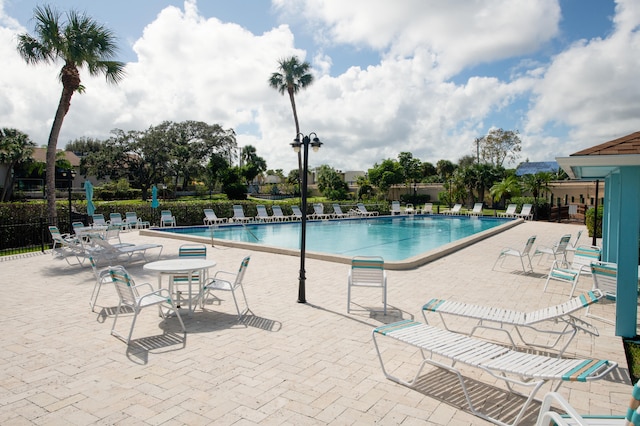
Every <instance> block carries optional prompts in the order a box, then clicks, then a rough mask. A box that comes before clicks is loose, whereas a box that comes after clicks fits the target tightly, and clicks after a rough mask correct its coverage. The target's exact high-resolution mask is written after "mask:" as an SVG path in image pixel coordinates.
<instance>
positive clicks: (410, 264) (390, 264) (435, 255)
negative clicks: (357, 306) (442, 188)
mask: <svg viewBox="0 0 640 426" xmlns="http://www.w3.org/2000/svg"><path fill="white" fill-rule="evenodd" d="M337 220H339V219H337ZM521 223H524V219H522V218H517V219H513V220H511V221H508V222H506V223H504V224H502V225H498V226H495V227H493V228H491V229H487V230H485V231H482V232H478V233H477V234H473V235H471V236H468V237H465V238H461V239H459V240H456V241H453V242H451V243H448V244H445V245H443V246H441V247H439V248H437V249H434V250H430V251H426V252H424V253H421V254H419V255H416V256H413V257H410V258H408V259H405V260H401V261H385V262H384V266H385V269H389V270H396V271H402V270H408V269H415V268H417V267H419V266H422V265H425V264H427V263H429V262H433V261H434V260H437V259H440V258H441V257H444V256H447V255H449V254H451V253H453V252H456V251H458V250H462V249H463V248H465V247H468V246H470V245H472V244H475V243H477V242H478V241H482V240H484V239H486V238H489V237H492V236H494V235H496V234H499V233H501V232H503V231H506V230H507V229H510V228H513V227H514V226H517V225H519V224H521ZM197 226H201V225H197ZM176 228H179V227H176ZM140 235H146V236H150V237H161V238H170V239H175V240H183V241H190V242H197V243H203V244H211V245H212V246H215V245H216V244H217V245H220V246H224V247H234V248H241V249H247V250H254V251H262V252H267V253H274V254H283V255H287V256H295V257H299V256H300V250H299V249H297V250H293V249H286V248H282V247H275V246H270V245H267V244H256V243H249V242H242V241H230V240H220V239H217V238H208V237H199V236H194V235H187V234H172V233H169V232H166V231H161V230H155V229H153V228H150V229H141V230H140ZM305 257H306V258H309V259H318V260H325V261H327V262H334V263H344V264H351V256H341V255H337V254H330V253H319V252H314V251H308V250H307V251H305Z"/></svg>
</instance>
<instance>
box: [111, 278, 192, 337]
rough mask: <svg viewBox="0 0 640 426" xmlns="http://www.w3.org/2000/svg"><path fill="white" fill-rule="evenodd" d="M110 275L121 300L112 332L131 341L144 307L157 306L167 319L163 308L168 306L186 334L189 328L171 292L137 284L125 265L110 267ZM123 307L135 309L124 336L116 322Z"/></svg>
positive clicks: (147, 284)
mask: <svg viewBox="0 0 640 426" xmlns="http://www.w3.org/2000/svg"><path fill="white" fill-rule="evenodd" d="M109 275H110V276H111V280H112V281H113V284H114V285H115V287H116V292H117V293H118V297H119V299H120V301H119V302H118V308H117V309H116V315H115V318H114V319H113V326H112V327H111V334H112V335H114V336H116V337H119V338H121V339H124V340H125V342H126V343H127V344H129V342H130V341H131V336H132V335H133V328H134V327H135V325H136V320H137V319H138V315H139V314H140V312H141V311H142V309H144V308H148V307H151V306H157V307H158V311H159V313H160V316H161V317H162V318H163V319H164V320H165V321H166V319H167V317H166V315H165V312H163V309H162V308H167V309H168V310H169V312H173V313H175V315H176V318H178V321H179V322H180V326H181V327H182V332H183V333H185V334H186V332H187V330H186V328H185V326H184V323H183V322H182V318H181V317H180V312H179V310H178V309H176V306H175V304H174V301H173V299H172V298H171V294H170V293H169V290H167V289H164V288H163V289H159V290H155V289H154V288H153V286H152V285H151V284H149V283H144V284H139V285H136V284H135V282H134V280H133V278H132V277H131V276H130V275H129V273H128V272H127V271H126V269H124V268H123V267H109ZM123 307H128V308H130V309H131V310H133V320H132V321H131V329H130V330H129V335H128V336H127V337H126V339H125V338H124V336H123V335H122V334H120V333H119V332H117V331H116V323H117V322H118V316H119V315H120V312H121V311H122V308H123Z"/></svg>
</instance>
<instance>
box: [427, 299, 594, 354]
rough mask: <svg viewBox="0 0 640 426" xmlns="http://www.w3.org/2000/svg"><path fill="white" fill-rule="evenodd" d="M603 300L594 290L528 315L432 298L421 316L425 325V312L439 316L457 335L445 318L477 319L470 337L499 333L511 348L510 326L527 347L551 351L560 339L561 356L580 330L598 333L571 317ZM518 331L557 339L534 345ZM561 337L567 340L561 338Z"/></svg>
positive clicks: (513, 343)
mask: <svg viewBox="0 0 640 426" xmlns="http://www.w3.org/2000/svg"><path fill="white" fill-rule="evenodd" d="M602 297H603V293H602V292H601V291H600V290H593V291H589V292H587V293H585V294H582V295H580V296H578V297H574V298H573V299H571V300H569V301H567V302H564V303H562V304H559V305H555V306H548V307H546V308H542V309H538V310H536V311H530V312H522V311H514V310H511V309H501V308H496V307H490V306H479V305H472V304H469V303H463V302H454V301H450V300H443V299H431V300H430V301H429V302H427V303H425V305H424V306H423V307H422V316H423V317H424V320H425V322H426V323H428V321H427V313H429V312H435V313H437V314H439V316H440V319H441V321H442V325H443V327H444V328H445V329H447V330H449V331H456V332H460V331H459V330H452V329H451V328H449V326H447V323H446V321H445V315H454V316H461V317H465V318H473V319H476V320H478V323H477V324H476V325H475V326H474V327H473V328H472V329H471V331H470V332H469V333H468V334H469V335H473V333H475V331H476V330H477V329H478V328H484V329H489V330H496V331H500V332H503V333H505V334H506V335H507V336H508V337H509V340H510V341H511V344H512V345H513V347H514V348H515V347H516V344H515V341H514V339H513V337H512V333H511V331H510V330H511V329H510V327H509V326H511V327H512V328H513V330H514V331H515V332H516V334H517V335H518V337H519V338H520V341H521V342H522V343H524V344H525V345H527V346H533V347H538V348H544V349H553V348H555V347H556V346H557V345H558V344H559V343H560V342H561V341H562V340H564V342H565V343H564V346H562V347H561V348H560V349H559V355H558V356H562V354H563V353H564V351H565V350H566V348H567V346H569V344H570V343H571V341H572V340H573V338H574V337H575V336H576V334H577V333H578V331H583V332H585V333H588V334H591V335H593V336H598V335H599V334H598V330H597V329H596V328H595V327H594V326H592V325H591V324H589V323H587V322H585V321H583V320H581V319H579V318H577V317H576V316H574V315H572V314H573V313H575V312H576V311H579V310H581V309H583V308H587V309H588V308H589V306H591V304H593V303H596V302H598V301H599V300H600V299H602ZM505 326H506V327H505ZM521 328H525V329H531V330H533V331H535V332H537V333H546V334H550V335H552V336H556V339H555V341H553V342H552V343H551V344H540V343H535V342H534V341H529V340H527V339H525V337H524V336H523V335H522V332H521ZM563 337H566V338H565V339H563Z"/></svg>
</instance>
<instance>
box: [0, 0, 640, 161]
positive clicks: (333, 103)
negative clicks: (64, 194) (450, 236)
mask: <svg viewBox="0 0 640 426" xmlns="http://www.w3.org/2000/svg"><path fill="white" fill-rule="evenodd" d="M51 3H52V4H55V6H56V7H57V8H58V10H60V11H61V12H66V11H68V10H71V9H75V10H78V11H81V12H86V13H87V14H88V15H89V16H91V17H92V18H94V19H95V20H96V21H98V22H100V23H102V24H104V25H105V26H106V27H108V28H110V29H111V30H112V31H113V32H114V33H115V35H116V36H117V37H118V45H119V52H118V54H117V56H116V59H117V60H120V61H122V62H125V63H126V68H125V70H126V77H125V78H124V80H122V81H121V82H120V83H119V84H118V85H110V84H107V83H106V81H105V79H104V77H91V76H89V74H88V71H87V70H86V69H85V70H82V69H81V71H80V73H81V74H80V75H81V78H82V84H83V85H84V86H85V88H86V91H85V92H84V93H82V94H78V93H76V94H74V96H73V99H72V101H71V109H70V110H69V113H68V114H67V116H66V117H65V120H64V124H63V126H62V131H61V134H60V138H59V140H58V147H59V148H64V146H65V145H66V144H67V143H68V142H69V141H72V140H74V139H76V138H80V137H89V138H96V139H106V138H108V137H109V136H110V132H111V131H112V130H113V129H121V130H125V131H129V130H145V129H148V128H149V127H150V126H155V125H158V124H160V123H161V122H163V121H174V122H180V121H185V120H197V121H204V122H206V123H209V124H219V125H221V126H222V127H223V128H225V129H234V130H235V132H236V134H237V142H238V145H239V146H246V145H252V146H254V147H255V148H256V152H257V154H258V155H259V156H261V157H262V158H264V159H265V160H266V162H267V166H268V168H269V169H273V170H276V169H282V170H283V171H284V173H285V174H287V173H288V172H289V171H290V170H292V169H295V168H296V167H297V156H296V154H295V153H294V152H293V150H292V149H291V147H290V143H291V142H292V140H293V139H294V137H295V125H294V121H293V114H292V110H291V104H290V102H289V99H288V96H286V95H285V96H283V95H281V94H280V93H279V92H278V91H276V90H274V89H272V88H271V87H269V84H268V79H269V77H270V76H271V74H272V73H273V72H275V71H277V70H278V60H279V59H281V58H284V57H289V56H293V55H295V56H297V57H298V58H300V60H303V61H307V62H309V63H310V64H311V67H312V73H313V74H314V78H315V80H314V83H313V84H312V85H311V86H309V87H308V88H306V89H305V90H302V91H300V92H299V93H298V94H297V95H296V106H297V110H298V118H299V122H300V130H301V132H302V133H303V134H305V135H308V134H311V133H312V132H313V133H315V134H316V135H317V136H318V137H319V138H320V140H321V141H322V142H323V146H322V148H321V149H320V151H318V152H311V153H310V154H309V166H310V167H315V166H320V165H323V164H327V165H329V166H331V167H333V168H335V169H337V170H342V171H353V170H363V171H366V170H367V169H369V168H371V167H373V166H374V164H376V163H380V162H382V161H383V160H385V159H389V158H391V159H397V158H398V154H399V153H400V152H411V153H412V154H413V156H414V157H415V158H418V159H420V160H421V161H423V162H431V163H433V164H435V163H436V162H437V161H438V160H440V159H446V160H450V161H452V162H457V161H458V160H459V159H460V158H461V157H462V156H465V155H474V154H475V142H474V141H475V139H476V138H479V137H483V136H485V135H486V134H488V132H489V131H490V130H491V129H493V128H503V129H505V130H514V131H518V132H519V136H520V138H521V140H522V152H521V155H520V158H519V160H518V161H526V160H529V161H549V160H554V159H555V158H556V157H559V156H560V157H563V156H568V155H570V154H572V153H574V152H577V151H579V150H582V149H585V148H588V147H591V146H593V145H596V144H600V143H603V142H606V141H609V140H612V139H615V138H617V137H620V136H624V135H627V134H629V133H633V132H636V131H640V78H639V77H640V2H638V1H637V0H619V1H607V0H535V1H532V0H394V1H391V0H349V1H344V0H324V1H323V0H271V1H268V0H243V1H237V0H235V1H234V0H200V1H197V0H186V1H178V0H128V1H122V0H110V1H109V2H104V1H95V0H56V1H55V2H51ZM39 4H42V2H40V1H35V0H0V57H1V58H2V65H0V126H1V127H10V128H16V129H18V130H21V131H23V132H25V133H27V134H28V135H29V136H30V137H31V139H32V140H33V141H34V142H35V143H36V144H37V145H38V146H44V145H46V143H47V139H48V135H49V132H50V128H51V123H52V121H53V117H54V114H55V111H56V108H57V104H58V101H59V97H60V92H61V88H62V87H61V84H60V82H59V80H58V73H59V71H60V68H61V66H62V64H60V63H58V64H52V65H27V64H26V63H25V61H24V60H23V59H22V58H21V57H20V56H19V54H18V52H17V50H16V43H17V35H18V34H21V33H32V32H33V20H32V17H33V9H34V8H35V6H37V5H39ZM516 165H517V163H511V164H507V166H509V167H515V166H516Z"/></svg>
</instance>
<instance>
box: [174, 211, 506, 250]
mask: <svg viewBox="0 0 640 426" xmlns="http://www.w3.org/2000/svg"><path fill="white" fill-rule="evenodd" d="M510 220H511V219H499V218H475V217H466V216H445V217H443V216H431V215H428V216H422V215H417V216H402V217H391V216H387V217H376V218H368V219H346V220H331V221H308V222H307V245H306V250H307V251H313V252H319V253H330V254H337V255H341V256H349V257H350V256H355V255H359V256H382V257H383V258H384V259H385V260H387V261H401V260H405V259H408V258H410V257H413V256H416V255H419V254H421V253H424V252H427V251H430V250H433V249H436V248H438V247H441V246H443V245H445V244H449V243H451V242H453V241H456V240H459V239H462V238H466V237H469V236H471V235H473V234H476V233H478V232H482V231H485V230H487V229H491V228H493V227H496V226H499V225H502V224H504V223H506V222H508V221H510ZM300 228H301V227H300V222H284V223H268V224H264V223H259V224H250V225H239V224H234V225H220V226H217V227H215V228H213V229H209V228H208V227H205V226H195V227H187V228H174V229H170V230H168V229H163V231H164V230H166V231H167V232H174V233H179V234H187V235H194V236H201V237H207V238H211V236H212V235H211V233H212V232H213V238H215V239H221V240H232V241H241V242H248V243H256V244H265V245H269V246H273V247H280V248H285V249H293V250H299V249H300Z"/></svg>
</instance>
